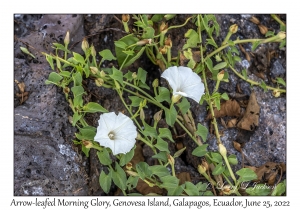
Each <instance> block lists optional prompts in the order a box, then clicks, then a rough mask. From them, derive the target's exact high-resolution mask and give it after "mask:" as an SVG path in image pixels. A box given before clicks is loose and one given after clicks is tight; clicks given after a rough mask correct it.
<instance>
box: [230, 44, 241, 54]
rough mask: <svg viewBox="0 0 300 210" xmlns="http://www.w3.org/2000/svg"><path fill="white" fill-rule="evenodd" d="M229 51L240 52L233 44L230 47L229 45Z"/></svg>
mask: <svg viewBox="0 0 300 210" xmlns="http://www.w3.org/2000/svg"><path fill="white" fill-rule="evenodd" d="M230 51H231V52H232V53H235V54H237V55H239V54H240V52H239V51H238V49H237V48H236V47H235V46H231V47H230Z"/></svg>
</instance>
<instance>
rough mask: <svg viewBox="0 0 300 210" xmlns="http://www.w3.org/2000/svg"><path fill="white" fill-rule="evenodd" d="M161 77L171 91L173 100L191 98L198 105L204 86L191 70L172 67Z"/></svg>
mask: <svg viewBox="0 0 300 210" xmlns="http://www.w3.org/2000/svg"><path fill="white" fill-rule="evenodd" d="M161 77H163V78H165V79H166V80H167V81H168V82H169V85H170V86H171V88H172V89H173V97H172V100H173V98H174V97H175V98H178V99H177V100H179V98H180V97H181V96H184V97H188V98H191V99H193V100H195V101H196V102H197V103H199V101H200V99H201V96H202V95H203V94H204V84H203V83H202V82H201V78H200V77H199V75H197V74H196V73H195V72H193V71H192V69H190V68H188V67H183V66H179V67H177V66H172V67H169V68H168V69H166V70H165V71H164V72H163V73H162V75H161Z"/></svg>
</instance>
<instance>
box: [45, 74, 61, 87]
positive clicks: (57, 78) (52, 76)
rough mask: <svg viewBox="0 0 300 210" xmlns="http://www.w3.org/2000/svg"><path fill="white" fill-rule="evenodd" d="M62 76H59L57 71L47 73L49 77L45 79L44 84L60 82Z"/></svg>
mask: <svg viewBox="0 0 300 210" xmlns="http://www.w3.org/2000/svg"><path fill="white" fill-rule="evenodd" d="M62 78H63V77H62V76H60V75H59V74H58V73H56V72H51V73H50V74H49V78H48V79H47V80H46V81H45V84H47V85H49V84H55V85H58V83H59V82H60V80H62Z"/></svg>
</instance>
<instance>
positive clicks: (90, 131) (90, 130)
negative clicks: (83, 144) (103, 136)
mask: <svg viewBox="0 0 300 210" xmlns="http://www.w3.org/2000/svg"><path fill="white" fill-rule="evenodd" d="M79 131H80V133H81V136H82V137H83V138H84V139H87V140H94V137H95V136H96V128H94V127H92V126H86V127H83V128H79Z"/></svg>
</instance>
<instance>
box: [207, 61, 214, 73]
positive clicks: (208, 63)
mask: <svg viewBox="0 0 300 210" xmlns="http://www.w3.org/2000/svg"><path fill="white" fill-rule="evenodd" d="M205 63H206V66H207V68H208V69H209V70H210V71H211V72H212V71H213V62H212V60H211V59H210V58H207V59H206V61H205Z"/></svg>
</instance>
